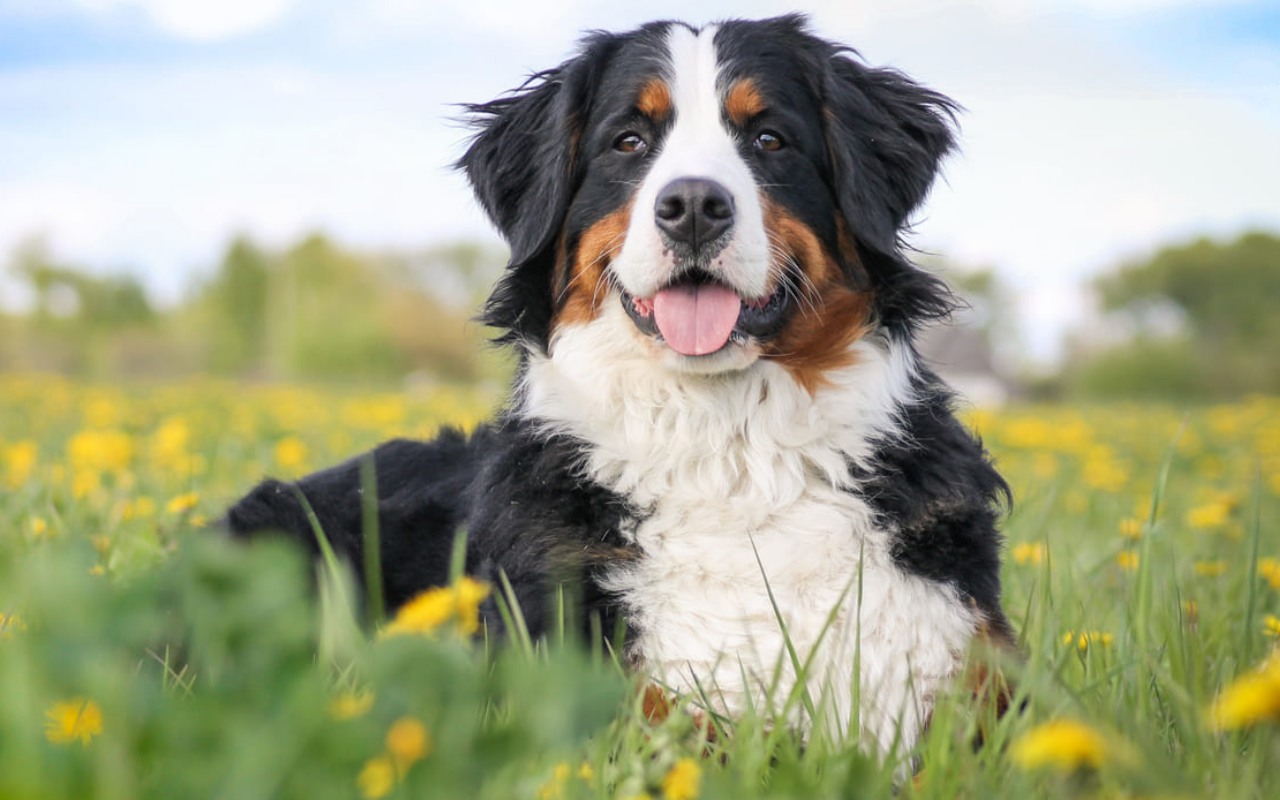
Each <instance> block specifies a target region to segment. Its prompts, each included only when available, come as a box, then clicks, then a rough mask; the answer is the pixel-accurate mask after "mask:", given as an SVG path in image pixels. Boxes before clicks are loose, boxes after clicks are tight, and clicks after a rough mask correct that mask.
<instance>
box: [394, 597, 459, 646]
mask: <svg viewBox="0 0 1280 800" xmlns="http://www.w3.org/2000/svg"><path fill="white" fill-rule="evenodd" d="M455 606H456V603H455V602H454V598H453V590H452V589H450V588H449V587H447V586H438V587H436V588H434V589H428V590H426V591H425V592H422V593H421V594H419V595H417V596H416V597H414V598H413V599H412V600H410V601H409V602H407V603H405V604H404V605H403V606H401V607H400V610H399V611H397V612H396V616H395V619H393V620H391V623H390V624H389V625H387V627H386V628H384V629H383V631H382V633H383V635H384V636H395V635H398V634H405V633H434V632H435V631H436V629H438V628H439V627H440V626H442V625H444V624H445V623H446V622H448V621H449V620H450V619H452V618H453V612H454V608H455Z"/></svg>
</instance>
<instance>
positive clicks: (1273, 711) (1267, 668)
mask: <svg viewBox="0 0 1280 800" xmlns="http://www.w3.org/2000/svg"><path fill="white" fill-rule="evenodd" d="M1208 718H1209V727H1211V728H1213V729H1214V730H1220V731H1227V730H1235V729H1237V728H1245V727H1248V726H1250V725H1256V724H1258V723H1259V722H1264V721H1266V720H1273V721H1277V720H1280V655H1272V656H1271V658H1269V659H1268V660H1267V661H1266V662H1265V663H1264V664H1263V665H1262V666H1261V667H1260V668H1259V669H1257V670H1255V671H1253V672H1250V673H1248V674H1246V675H1242V676H1240V677H1239V678H1236V679H1235V680H1234V681H1233V682H1232V683H1231V684H1230V685H1229V686H1227V687H1226V688H1225V689H1223V690H1222V693H1221V694H1219V695H1218V697H1217V699H1216V700H1214V701H1213V704H1212V705H1211V706H1210V707H1209V712H1208Z"/></svg>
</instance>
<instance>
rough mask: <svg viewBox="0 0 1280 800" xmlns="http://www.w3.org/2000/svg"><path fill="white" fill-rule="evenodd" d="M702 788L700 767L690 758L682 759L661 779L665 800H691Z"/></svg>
mask: <svg viewBox="0 0 1280 800" xmlns="http://www.w3.org/2000/svg"><path fill="white" fill-rule="evenodd" d="M701 788H702V767H700V766H698V762H697V761H694V760H693V759H692V758H682V759H680V760H679V761H677V762H676V763H675V766H673V767H672V768H671V770H670V771H669V772H668V773H667V774H666V776H664V777H663V779H662V796H663V797H664V798H665V800H693V798H695V797H697V796H698V791H699V790H700V789H701Z"/></svg>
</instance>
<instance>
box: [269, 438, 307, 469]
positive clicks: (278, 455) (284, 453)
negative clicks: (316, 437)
mask: <svg viewBox="0 0 1280 800" xmlns="http://www.w3.org/2000/svg"><path fill="white" fill-rule="evenodd" d="M275 459H276V464H277V465H278V466H279V467H280V468H281V469H285V470H290V471H293V470H299V469H302V468H303V467H304V466H306V463H307V445H306V443H304V442H303V441H302V440H301V439H299V438H298V437H296V436H286V437H284V438H283V439H281V440H280V441H278V442H276V448H275Z"/></svg>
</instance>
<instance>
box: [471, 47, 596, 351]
mask: <svg viewBox="0 0 1280 800" xmlns="http://www.w3.org/2000/svg"><path fill="white" fill-rule="evenodd" d="M610 45H611V40H610V39H609V38H608V37H607V36H604V35H598V36H596V37H594V38H589V39H588V40H587V41H586V42H585V44H584V47H583V51H582V53H581V54H580V55H578V56H577V57H576V58H574V59H571V60H569V61H566V62H565V63H563V64H561V65H560V66H559V67H556V68H555V69H551V70H547V71H545V72H542V73H539V74H537V75H534V76H533V77H532V78H530V79H529V81H528V82H527V83H526V84H525V85H524V86H522V87H521V88H519V89H517V90H516V91H515V92H513V93H512V94H510V95H507V96H505V97H501V98H499V99H497V100H494V101H492V102H489V103H482V104H477V105H472V106H468V107H467V110H468V111H469V112H470V115H471V121H472V124H474V125H475V127H476V128H478V129H479V130H478V132H477V133H476V135H475V138H474V139H472V141H471V146H470V147H469V148H468V149H467V152H466V153H465V154H464V155H463V156H462V158H461V159H459V161H458V166H459V167H460V168H462V170H463V171H464V172H466V175H467V179H468V180H469V181H470V182H471V187H472V189H473V190H474V191H475V194H476V197H477V198H478V199H479V200H480V204H481V205H482V206H484V210H485V212H486V213H488V215H489V218H490V219H491V220H493V224H494V225H495V226H497V228H498V231H499V232H500V233H501V234H502V236H503V238H504V239H506V240H507V244H508V245H509V246H510V247H511V261H510V263H509V264H508V265H507V269H506V271H505V272H504V273H503V275H502V278H501V279H500V280H499V281H498V284H497V286H495V287H494V290H493V292H492V294H490V296H489V299H488V301H487V302H486V303H485V307H484V311H483V313H482V314H481V321H483V322H484V323H485V324H487V325H491V326H493V327H495V328H497V329H499V330H500V331H502V333H501V334H500V335H499V337H498V341H499V342H503V343H521V344H525V345H534V346H536V347H539V348H541V349H543V350H545V349H546V343H547V341H546V340H547V337H548V335H549V329H550V324H551V316H552V313H553V302H552V289H551V274H552V271H553V269H554V267H555V257H556V254H555V250H556V241H557V238H558V236H559V233H560V230H561V228H562V227H563V225H564V217H565V213H566V211H567V209H568V206H569V202H570V200H571V199H572V194H573V185H574V181H575V179H576V178H575V174H574V173H575V162H576V159H577V148H578V140H579V138H580V136H581V128H582V125H583V119H582V115H583V113H584V112H585V109H586V108H587V107H588V104H589V102H590V97H591V87H592V85H593V84H592V81H591V80H590V78H591V72H592V68H593V66H598V65H599V62H600V61H601V60H602V59H603V58H604V57H605V55H606V53H607V51H608V50H609V47H610Z"/></svg>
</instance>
